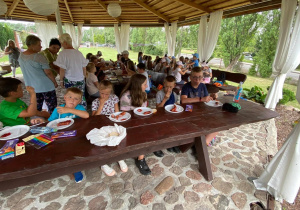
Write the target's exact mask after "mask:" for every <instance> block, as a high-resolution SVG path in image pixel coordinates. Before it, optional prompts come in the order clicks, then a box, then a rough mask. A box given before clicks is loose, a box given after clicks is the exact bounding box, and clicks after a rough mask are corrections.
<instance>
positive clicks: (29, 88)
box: [26, 86, 35, 95]
mask: <svg viewBox="0 0 300 210" xmlns="http://www.w3.org/2000/svg"><path fill="white" fill-rule="evenodd" d="M26 90H27V91H28V93H29V94H30V95H33V94H35V91H34V88H33V87H31V86H26Z"/></svg>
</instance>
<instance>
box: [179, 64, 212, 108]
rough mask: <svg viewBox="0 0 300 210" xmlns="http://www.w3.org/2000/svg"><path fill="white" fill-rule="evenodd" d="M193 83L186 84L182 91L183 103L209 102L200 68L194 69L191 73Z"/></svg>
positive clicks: (209, 98)
mask: <svg viewBox="0 0 300 210" xmlns="http://www.w3.org/2000/svg"><path fill="white" fill-rule="evenodd" d="M190 78H191V81H190V82H188V83H186V84H185V85H184V86H183V87H182V90H181V103H195V102H209V101H210V100H212V98H211V97H210V96H209V94H208V92H207V89H206V86H205V84H203V83H201V82H202V80H203V72H202V70H201V68H200V67H194V68H193V69H192V73H191V76H190Z"/></svg>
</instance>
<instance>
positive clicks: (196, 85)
mask: <svg viewBox="0 0 300 210" xmlns="http://www.w3.org/2000/svg"><path fill="white" fill-rule="evenodd" d="M190 78H191V81H190V82H188V83H186V84H185V85H184V86H183V87H182V90H181V103H183V104H187V103H196V102H209V101H211V100H212V98H211V97H210V96H209V94H208V92H207V89H206V86H205V84H203V83H202V79H203V71H202V69H201V68H200V67H194V68H193V69H192V73H191V76H190ZM217 134H218V133H217V132H216V133H210V134H208V135H206V144H207V145H208V146H211V142H212V141H213V140H214V138H215V137H216V135H217Z"/></svg>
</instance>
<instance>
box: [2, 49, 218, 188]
mask: <svg viewBox="0 0 300 210" xmlns="http://www.w3.org/2000/svg"><path fill="white" fill-rule="evenodd" d="M122 54H123V55H122V56H120V55H118V56H117V58H118V60H117V61H116V62H112V61H111V63H110V65H113V66H114V67H116V66H118V67H119V66H120V67H123V68H124V69H125V70H126V71H127V72H128V74H129V73H130V75H132V76H131V78H130V80H129V82H128V83H127V85H126V86H125V87H124V89H123V91H122V93H121V95H120V99H119V98H118V96H116V95H115V94H114V93H113V85H112V83H111V82H110V81H108V80H106V78H105V77H103V75H105V74H104V73H103V71H104V70H105V69H107V68H108V65H106V63H105V61H104V60H103V59H102V58H101V56H102V53H101V52H100V51H99V52H98V53H97V55H96V56H94V55H92V54H88V55H87V56H86V58H87V59H88V60H89V63H88V64H87V66H86V70H87V72H86V75H85V80H86V81H85V82H86V88H87V93H88V94H89V95H90V96H92V97H94V98H95V99H94V100H93V102H92V107H91V111H92V116H95V115H110V114H112V113H115V112H119V111H120V110H122V111H130V110H134V109H135V108H136V107H147V105H148V103H147V93H149V92H150V85H149V79H148V74H147V71H146V69H147V67H150V66H151V67H152V69H151V70H153V69H156V67H157V69H159V71H162V72H164V73H168V70H167V69H168V68H170V66H172V65H173V64H174V65H173V67H172V69H171V70H170V69H169V70H170V72H171V74H170V75H169V76H167V77H166V78H165V80H164V84H163V85H164V87H163V89H162V90H160V91H158V92H157V94H156V106H157V107H164V106H166V105H170V104H175V103H177V101H178V95H177V94H176V93H175V92H173V89H174V87H175V86H176V84H185V83H186V82H184V81H183V80H182V79H181V75H184V74H185V73H186V72H187V71H188V69H190V67H191V66H193V68H192V71H191V76H190V79H191V81H190V82H188V83H186V84H185V85H184V86H183V87H182V92H181V102H182V103H194V102H207V101H209V100H211V97H210V96H209V94H208V92H207V89H206V86H205V85H204V84H203V83H204V80H203V78H204V77H205V78H207V77H209V76H211V75H210V74H209V73H210V72H209V70H208V69H209V68H207V67H206V68H205V69H204V67H201V68H200V67H198V66H199V62H198V60H197V58H198V54H197V53H196V54H194V55H193V57H194V59H193V60H191V61H189V60H188V59H185V58H183V57H180V60H179V61H177V62H176V59H175V57H172V58H168V56H167V55H165V57H163V58H156V59H155V60H154V62H152V61H151V60H152V58H151V57H150V56H145V55H143V53H139V54H138V61H139V63H138V65H137V66H136V67H137V69H136V67H134V68H132V67H131V66H132V63H133V62H132V61H131V60H130V59H129V58H128V55H129V53H128V51H124V52H123V53H122ZM149 57H150V58H149ZM204 74H205V76H204ZM99 75H100V76H99ZM26 90H27V91H28V92H29V94H30V104H29V105H26V103H24V102H23V101H22V100H21V99H20V98H22V96H23V89H22V84H21V81H20V80H18V79H15V78H0V95H1V96H2V97H4V100H3V101H2V102H1V103H0V122H2V123H3V125H4V126H14V125H24V124H30V123H31V124H37V123H42V122H46V121H53V120H56V119H59V118H89V113H88V112H87V111H86V108H85V107H84V106H82V105H81V104H80V103H81V101H82V99H83V97H82V96H83V94H84V92H83V91H82V90H81V89H80V88H77V87H70V88H68V89H67V90H66V93H65V95H64V101H65V103H64V104H62V105H59V106H57V107H56V108H55V109H54V110H53V112H52V113H51V115H50V114H49V113H48V112H45V111H38V110H37V98H36V94H35V90H34V88H32V87H30V86H27V87H26ZM119 104H120V108H119ZM31 117H34V118H33V119H30V118H31ZM215 136H216V133H213V134H209V135H207V138H206V139H207V144H208V145H209V143H210V142H211V141H212V139H213V138H214V137H215ZM167 150H168V151H169V152H175V153H179V152H180V150H179V148H178V147H172V148H168V149H167ZM154 154H155V155H156V156H158V157H162V156H163V155H164V154H163V152H162V151H160V150H159V151H156V152H154ZM135 162H136V166H137V167H138V169H139V171H140V172H141V174H143V175H149V174H151V170H150V168H149V167H148V165H147V162H146V160H145V154H137V158H136V161H135ZM118 163H119V165H120V168H121V171H123V172H126V171H127V170H128V167H127V165H126V163H125V161H123V160H121V161H118ZM101 169H102V170H103V172H104V173H105V174H106V175H107V176H113V175H114V174H115V173H116V172H115V171H114V170H113V169H112V168H111V167H109V166H108V165H103V166H101ZM74 177H75V181H76V182H80V181H81V180H82V179H83V174H82V173H81V172H76V173H74Z"/></svg>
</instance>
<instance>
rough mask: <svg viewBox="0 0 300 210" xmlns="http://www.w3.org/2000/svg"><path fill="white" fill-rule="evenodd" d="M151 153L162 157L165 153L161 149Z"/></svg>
mask: <svg viewBox="0 0 300 210" xmlns="http://www.w3.org/2000/svg"><path fill="white" fill-rule="evenodd" d="M153 154H154V155H155V156H156V157H163V156H164V155H165V154H164V153H163V152H162V151H161V150H158V151H156V152H153Z"/></svg>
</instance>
